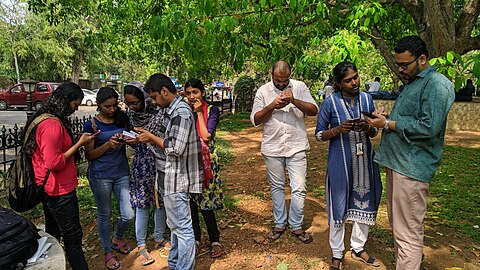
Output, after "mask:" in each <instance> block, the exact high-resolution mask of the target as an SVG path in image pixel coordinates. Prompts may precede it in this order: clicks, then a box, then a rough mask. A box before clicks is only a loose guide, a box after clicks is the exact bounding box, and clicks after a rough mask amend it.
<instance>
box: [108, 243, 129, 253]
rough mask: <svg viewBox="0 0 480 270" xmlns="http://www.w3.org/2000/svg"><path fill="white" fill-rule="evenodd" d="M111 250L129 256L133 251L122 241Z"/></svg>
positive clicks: (112, 246) (113, 245)
mask: <svg viewBox="0 0 480 270" xmlns="http://www.w3.org/2000/svg"><path fill="white" fill-rule="evenodd" d="M111 248H112V249H113V250H116V251H117V252H120V253H122V254H128V253H130V251H132V250H131V249H130V247H129V246H128V245H127V243H126V242H125V241H122V240H120V241H119V242H118V243H112V245H111Z"/></svg>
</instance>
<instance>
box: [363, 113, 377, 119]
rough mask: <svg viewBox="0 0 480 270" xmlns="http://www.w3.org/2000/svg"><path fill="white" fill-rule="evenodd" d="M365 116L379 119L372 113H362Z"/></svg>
mask: <svg viewBox="0 0 480 270" xmlns="http://www.w3.org/2000/svg"><path fill="white" fill-rule="evenodd" d="M362 114H363V115H365V116H367V117H369V118H377V117H376V116H375V115H373V114H372V113H371V112H362Z"/></svg>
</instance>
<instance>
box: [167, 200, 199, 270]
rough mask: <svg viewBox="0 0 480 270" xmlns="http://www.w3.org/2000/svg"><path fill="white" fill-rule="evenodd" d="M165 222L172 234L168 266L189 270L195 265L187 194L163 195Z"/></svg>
mask: <svg viewBox="0 0 480 270" xmlns="http://www.w3.org/2000/svg"><path fill="white" fill-rule="evenodd" d="M163 202H164V205H165V212H166V213H167V224H168V227H169V228H170V230H171V232H172V235H171V241H172V248H171V249H170V255H169V256H168V267H170V269H173V270H190V269H193V268H194V266H195V235H194V234H193V227H192V216H191V213H190V205H189V196H188V193H186V192H179V193H174V194H170V195H166V196H164V197H163Z"/></svg>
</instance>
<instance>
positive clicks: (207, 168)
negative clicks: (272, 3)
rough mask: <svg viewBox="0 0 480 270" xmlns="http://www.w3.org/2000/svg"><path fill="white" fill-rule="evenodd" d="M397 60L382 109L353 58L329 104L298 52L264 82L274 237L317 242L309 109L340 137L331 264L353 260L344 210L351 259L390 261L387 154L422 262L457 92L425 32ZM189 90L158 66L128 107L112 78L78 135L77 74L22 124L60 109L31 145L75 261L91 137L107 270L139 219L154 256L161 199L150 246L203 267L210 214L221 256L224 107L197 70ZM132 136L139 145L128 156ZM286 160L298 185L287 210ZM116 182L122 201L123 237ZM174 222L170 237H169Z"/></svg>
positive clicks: (401, 261)
mask: <svg viewBox="0 0 480 270" xmlns="http://www.w3.org/2000/svg"><path fill="white" fill-rule="evenodd" d="M395 61H396V65H397V66H398V68H399V73H400V75H401V76H402V77H403V79H404V80H405V82H406V84H405V85H404V89H403V91H402V93H401V94H400V96H399V97H398V99H397V101H396V103H395V106H394V108H393V110H392V111H391V113H390V115H387V114H386V112H384V111H383V109H382V108H377V109H375V107H374V104H373V101H372V98H371V96H370V95H368V94H366V93H364V92H361V91H360V75H359V73H358V70H357V68H356V66H355V65H354V64H352V63H350V62H341V63H339V64H337V65H336V66H335V68H334V69H333V74H332V75H333V76H332V87H333V89H334V92H333V93H332V94H331V95H329V96H328V97H326V99H325V101H324V102H323V103H322V105H321V108H320V110H319V107H318V105H317V104H316V102H315V101H314V99H313V98H312V96H311V94H310V91H309V90H308V88H307V86H306V85H305V84H304V83H303V82H301V81H297V80H293V79H290V75H291V68H290V66H289V65H288V63H286V62H285V61H279V62H277V63H275V65H274V66H273V69H272V81H271V82H269V83H267V84H265V85H263V86H262V87H260V88H259V89H258V91H257V93H256V96H255V102H254V105H253V108H252V113H251V121H252V123H253V124H254V126H258V125H260V124H263V140H262V145H261V152H262V154H263V157H264V161H265V165H266V170H267V175H268V179H269V181H270V188H271V193H272V201H273V216H274V224H275V225H274V228H273V229H272V230H271V231H270V233H269V234H268V235H267V239H269V240H270V241H275V240H277V239H279V238H280V237H281V236H282V235H283V233H284V232H285V231H286V230H287V227H290V232H291V233H292V234H293V235H294V236H295V237H296V238H297V239H298V240H299V241H301V242H302V243H305V244H308V243H311V242H312V241H313V237H312V235H310V234H309V233H307V232H306V231H305V230H304V229H303V228H302V226H303V218H304V204H305V198H306V193H307V191H306V175H307V155H306V151H307V150H308V149H309V143H308V139H307V133H306V125H305V121H304V116H306V115H308V116H315V115H318V119H317V125H316V130H315V136H316V138H317V140H318V141H330V146H329V153H328V166H327V173H326V180H325V191H326V192H325V193H326V202H327V209H328V223H329V226H330V233H329V243H330V247H331V249H332V262H331V265H330V270H337V269H341V268H342V261H343V256H344V251H345V245H344V235H345V223H346V222H347V221H351V222H352V223H353V229H352V235H351V238H350V246H351V249H352V251H351V256H352V258H354V259H356V260H359V261H362V262H364V263H366V264H368V265H373V266H379V265H380V262H379V260H378V259H376V258H374V257H372V256H370V255H369V254H368V253H367V252H366V251H365V249H364V246H365V243H366V241H367V239H368V232H369V226H372V225H374V224H375V220H376V216H377V211H378V207H379V205H380V198H381V194H382V183H381V180H380V171H379V166H378V164H382V165H383V166H385V167H386V175H387V177H386V186H387V187H386V191H387V192H386V194H387V210H388V217H389V221H390V224H391V226H392V228H393V235H394V240H395V241H394V243H395V255H396V256H395V258H396V269H398V270H403V269H420V264H421V258H422V247H423V226H422V222H423V218H424V215H425V210H426V201H427V194H428V185H429V182H430V181H431V179H432V177H433V175H434V173H435V171H436V170H437V169H438V166H439V164H440V160H441V154H442V148H443V142H444V135H445V127H446V118H447V114H448V111H449V110H450V107H451V105H452V103H453V100H454V91H453V86H452V84H451V82H449V81H448V80H447V79H446V78H445V77H444V76H442V75H440V74H439V73H437V72H436V71H435V67H430V66H429V64H428V51H427V49H426V45H425V43H424V42H423V41H422V40H421V39H420V38H419V37H418V36H409V37H406V38H404V39H402V40H400V42H399V43H398V45H397V46H396V47H395ZM185 93H186V98H187V101H188V103H186V102H184V100H183V97H182V96H181V95H178V94H177V89H176V88H175V85H174V84H173V83H172V81H171V80H170V78H168V77H167V76H165V75H163V74H154V75H152V76H151V77H150V78H149V79H148V81H147V82H146V83H145V85H143V84H142V83H140V82H137V81H134V82H131V83H129V84H128V85H126V86H125V91H124V99H125V104H126V106H127V107H128V108H129V110H128V112H127V113H125V112H123V111H122V110H121V109H120V107H119V96H118V94H117V92H116V91H115V90H113V89H111V88H108V87H104V88H101V89H100V90H99V91H98V94H97V106H98V114H97V115H96V116H95V117H93V118H92V119H90V120H89V121H87V122H86V123H85V125H84V132H83V133H82V134H80V135H77V134H73V132H72V130H73V129H72V127H71V126H70V122H69V121H68V119H67V117H68V116H70V115H71V114H72V113H73V112H74V111H75V110H77V109H78V106H79V105H80V103H81V100H82V98H83V92H82V90H81V89H80V87H79V86H78V85H76V84H74V83H64V84H62V85H61V86H59V87H58V88H57V89H56V90H55V91H54V92H53V93H52V96H51V97H50V98H49V99H48V100H47V102H46V104H45V106H44V107H43V108H42V109H40V110H39V111H37V113H36V114H35V115H34V117H33V118H31V119H30V120H29V121H28V122H27V125H26V127H25V130H26V129H27V128H28V125H29V124H30V123H31V121H32V120H33V119H34V118H36V117H38V116H40V115H41V114H45V113H48V114H52V115H54V116H56V118H49V119H47V120H44V121H43V122H42V123H40V124H39V125H38V126H37V127H36V130H35V131H34V133H35V136H32V137H31V138H32V139H31V140H30V141H29V142H27V143H26V149H27V150H29V151H30V152H31V153H32V160H33V165H34V170H35V176H36V181H37V184H39V185H40V184H41V183H43V181H44V180H45V178H46V179H47V182H46V185H45V192H46V196H45V199H44V201H43V206H44V211H45V219H46V231H47V232H48V233H50V234H51V235H53V236H54V237H56V238H57V239H60V238H63V241H64V244H65V251H66V255H67V259H68V261H69V263H70V265H71V267H72V268H73V269H88V265H87V263H86V260H85V257H84V254H83V251H82V228H81V225H80V218H79V209H78V200H77V196H76V192H75V187H76V186H77V184H78V179H77V173H76V167H75V162H74V156H75V155H76V153H78V149H79V148H80V147H82V146H85V153H86V157H87V159H88V161H89V166H88V173H87V178H88V181H89V184H90V187H91V189H92V192H93V196H94V198H95V202H96V205H97V211H98V220H97V224H98V234H99V238H100V242H101V245H102V249H103V252H104V254H105V258H104V262H105V266H106V268H108V269H118V268H119V267H120V262H119V261H118V260H117V256H116V253H122V254H128V253H130V252H131V250H132V249H131V248H130V247H129V245H128V244H127V243H126V242H125V241H124V240H123V237H124V234H125V231H126V229H127V227H128V226H129V225H130V224H132V223H134V222H135V232H136V240H137V257H138V260H139V261H140V262H141V264H142V265H148V264H150V263H153V262H154V258H152V256H151V255H150V254H149V252H148V249H147V227H148V226H147V225H148V221H149V214H150V212H151V209H152V208H153V213H154V221H155V224H154V232H153V235H154V243H153V246H154V248H155V249H161V250H162V252H165V253H168V254H169V255H168V267H169V268H171V269H179V270H180V269H193V268H194V264H195V254H196V253H198V249H199V248H201V243H200V242H201V229H200V224H199V213H201V214H202V216H203V219H204V220H205V223H206V226H207V231H208V235H209V240H210V252H211V253H210V255H211V257H212V258H216V257H219V256H221V255H222V254H223V252H224V249H223V246H222V245H221V244H220V233H219V230H218V226H217V222H216V218H215V214H214V212H213V211H214V210H217V209H221V208H223V192H222V186H221V179H220V177H219V164H218V156H217V153H216V146H215V132H216V127H217V124H218V121H219V110H218V108H216V107H214V106H211V105H208V104H207V103H206V102H205V100H204V97H205V94H206V91H205V87H204V85H203V84H202V82H201V81H200V80H197V79H190V80H189V81H188V82H187V83H186V84H185ZM379 129H383V132H382V138H381V142H380V145H379V148H378V151H377V153H375V152H374V149H373V146H372V144H371V142H370V138H373V137H375V136H377V134H378V131H379ZM132 134H133V135H132ZM126 145H130V146H131V147H132V148H134V149H135V154H134V157H133V162H132V166H131V168H130V167H129V164H128V158H127V155H126ZM286 170H287V171H288V178H289V180H290V187H291V201H290V209H289V212H288V215H287V210H286V202H285V182H286V175H285V171H286ZM112 193H113V194H114V195H115V198H116V200H117V202H118V205H119V209H120V219H119V220H118V223H117V224H116V229H115V232H114V234H113V237H112V235H111V231H110V227H111V213H112ZM167 226H168V227H169V229H170V231H171V237H170V241H168V240H167V239H165V238H164V232H165V230H166V228H167ZM115 252H116V253H115Z"/></svg>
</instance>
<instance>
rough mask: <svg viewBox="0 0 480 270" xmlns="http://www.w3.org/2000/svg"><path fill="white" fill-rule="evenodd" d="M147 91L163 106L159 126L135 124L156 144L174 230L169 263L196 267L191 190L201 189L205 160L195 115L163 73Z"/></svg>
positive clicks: (175, 266) (184, 269)
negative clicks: (153, 129)
mask: <svg viewBox="0 0 480 270" xmlns="http://www.w3.org/2000/svg"><path fill="white" fill-rule="evenodd" d="M144 89H145V91H146V92H147V93H148V95H149V96H150V97H151V98H152V99H153V101H154V102H155V103H156V105H157V106H160V107H162V108H164V115H163V120H162V122H161V124H160V125H159V130H158V131H157V132H155V133H156V134H155V135H154V134H152V133H150V132H148V131H146V130H144V129H142V128H136V130H137V131H138V132H139V135H138V136H137V138H138V140H139V141H140V142H141V143H151V144H154V145H156V146H157V148H156V151H155V152H156V167H157V186H158V189H159V191H160V193H161V195H162V197H163V202H164V206H165V212H166V214H167V224H168V227H170V230H171V232H172V234H171V241H172V248H171V250H170V255H169V256H168V267H169V268H170V269H176V270H187V269H193V268H194V265H195V237H194V234H193V227H192V217H191V214H190V207H189V194H190V193H202V181H203V163H202V155H201V146H200V141H199V136H198V135H197V130H196V128H195V119H194V116H193V113H192V111H191V109H190V107H189V106H188V105H187V103H185V102H184V101H183V99H182V96H180V95H177V90H176V88H175V85H174V84H173V83H172V81H171V80H170V78H168V77H167V76H165V75H163V74H159V73H157V74H154V75H152V76H151V77H150V78H149V79H148V81H147V83H146V84H145V88H144Z"/></svg>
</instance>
